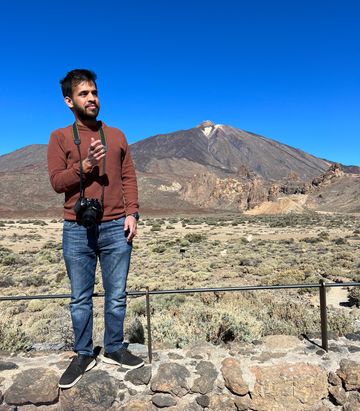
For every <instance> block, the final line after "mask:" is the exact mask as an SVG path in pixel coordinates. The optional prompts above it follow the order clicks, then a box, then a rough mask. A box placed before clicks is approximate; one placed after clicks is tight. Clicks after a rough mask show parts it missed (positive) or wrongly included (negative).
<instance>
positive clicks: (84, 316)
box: [48, 69, 144, 388]
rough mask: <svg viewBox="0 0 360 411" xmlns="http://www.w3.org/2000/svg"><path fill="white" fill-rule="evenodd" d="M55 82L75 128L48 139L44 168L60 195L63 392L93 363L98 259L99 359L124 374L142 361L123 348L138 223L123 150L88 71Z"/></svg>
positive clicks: (124, 144)
mask: <svg viewBox="0 0 360 411" xmlns="http://www.w3.org/2000/svg"><path fill="white" fill-rule="evenodd" d="M60 84H61V88H62V93H63V96H64V99H65V103H66V105H67V106H68V107H69V108H70V110H71V111H72V112H73V114H74V117H75V123H74V124H73V125H72V126H68V127H65V128H61V129H58V130H56V131H54V132H53V133H52V134H51V136H50V141H49V146H48V168H49V176H50V181H51V185H52V186H53V188H54V190H55V191H56V192H57V193H65V203H64V227H63V254H64V260H65V265H66V269H67V273H68V276H69V279H70V283H71V303H70V311H71V319H72V324H73V330H74V335H75V344H74V351H75V352H76V353H77V356H76V357H75V358H73V360H72V362H71V364H70V365H69V367H68V368H67V370H66V371H65V372H64V374H63V375H62V377H61V378H60V381H59V386H60V387H61V388H69V387H72V386H73V385H74V384H76V382H77V381H79V379H80V378H81V377H82V375H83V374H84V373H85V372H86V371H88V370H90V369H91V368H93V367H94V366H95V365H96V356H95V354H94V351H93V340H92V332H93V305H92V295H93V290H94V283H95V269H96V264H97V259H99V262H100V266H101V272H102V281H103V286H104V290H105V306H104V311H105V313H104V322H105V331H104V355H103V357H102V360H103V361H104V362H107V363H110V364H118V365H121V366H122V367H123V368H127V369H134V368H138V367H141V366H142V365H143V364H144V362H143V361H142V360H141V359H140V358H138V357H136V356H134V355H133V354H131V353H130V352H129V351H128V350H127V349H126V348H125V346H124V342H123V324H124V317H125V310H126V293H125V290H126V281H127V275H128V270H129V265H130V255H131V249H132V239H133V238H134V236H135V235H136V225H137V220H138V218H139V214H138V193H137V182H136V175H135V169H134V165H133V162H132V159H131V155H130V151H129V147H128V144H127V141H126V139H125V136H124V134H123V133H122V132H121V131H120V130H118V129H116V128H112V127H108V126H107V125H106V124H104V123H102V122H101V121H98V120H97V116H98V113H99V109H100V103H99V97H98V92H97V85H96V74H95V73H94V72H92V71H89V70H82V69H81V70H80V69H78V70H72V71H70V72H69V73H68V74H67V75H66V77H65V78H64V79H63V80H61V81H60ZM80 177H81V178H80ZM80 197H81V198H82V200H79V198H80ZM85 199H86V200H85ZM84 200H85V201H84ZM80 201H81V204H80ZM74 207H75V210H74ZM87 217H88V218H87Z"/></svg>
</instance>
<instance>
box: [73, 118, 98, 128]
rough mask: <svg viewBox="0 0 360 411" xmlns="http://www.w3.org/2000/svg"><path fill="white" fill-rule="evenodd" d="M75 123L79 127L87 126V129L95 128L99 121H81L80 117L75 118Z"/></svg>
mask: <svg viewBox="0 0 360 411" xmlns="http://www.w3.org/2000/svg"><path fill="white" fill-rule="evenodd" d="M75 121H76V123H77V124H78V125H80V126H85V127H88V128H94V127H96V126H97V124H98V121H97V120H96V119H94V120H81V119H79V118H78V117H75Z"/></svg>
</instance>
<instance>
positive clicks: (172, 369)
mask: <svg viewBox="0 0 360 411" xmlns="http://www.w3.org/2000/svg"><path fill="white" fill-rule="evenodd" d="M189 377H190V372H189V371H188V370H187V369H186V368H185V367H184V366H182V365H179V364H176V363H164V364H160V367H159V369H158V372H157V374H156V375H155V377H154V378H153V379H152V381H151V389H152V391H154V392H165V393H168V394H173V395H176V396H177V397H183V396H184V395H185V394H187V393H188V392H189V390H190V387H189V384H188V382H187V379H188V378H189Z"/></svg>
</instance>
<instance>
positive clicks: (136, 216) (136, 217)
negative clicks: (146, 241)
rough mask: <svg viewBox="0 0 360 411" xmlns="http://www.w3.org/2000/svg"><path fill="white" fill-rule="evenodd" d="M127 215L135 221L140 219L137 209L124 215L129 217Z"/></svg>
mask: <svg viewBox="0 0 360 411" xmlns="http://www.w3.org/2000/svg"><path fill="white" fill-rule="evenodd" d="M129 216H131V217H134V218H135V220H136V221H139V219H140V214H139V213H138V212H137V211H136V212H135V213H130V214H127V215H126V217H129Z"/></svg>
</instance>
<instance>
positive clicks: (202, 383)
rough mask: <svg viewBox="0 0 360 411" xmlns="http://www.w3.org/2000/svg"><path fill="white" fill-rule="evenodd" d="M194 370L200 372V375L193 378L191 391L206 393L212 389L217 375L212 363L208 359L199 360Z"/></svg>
mask: <svg viewBox="0 0 360 411" xmlns="http://www.w3.org/2000/svg"><path fill="white" fill-rule="evenodd" d="M196 372H197V373H198V374H200V376H199V377H198V378H196V379H195V381H194V384H193V386H192V387H191V391H192V392H198V393H200V394H207V393H208V392H210V391H212V390H213V388H214V382H215V380H216V377H217V375H218V372H217V371H216V369H215V367H214V364H213V363H211V362H209V361H200V362H199V364H198V365H197V366H196Z"/></svg>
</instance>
